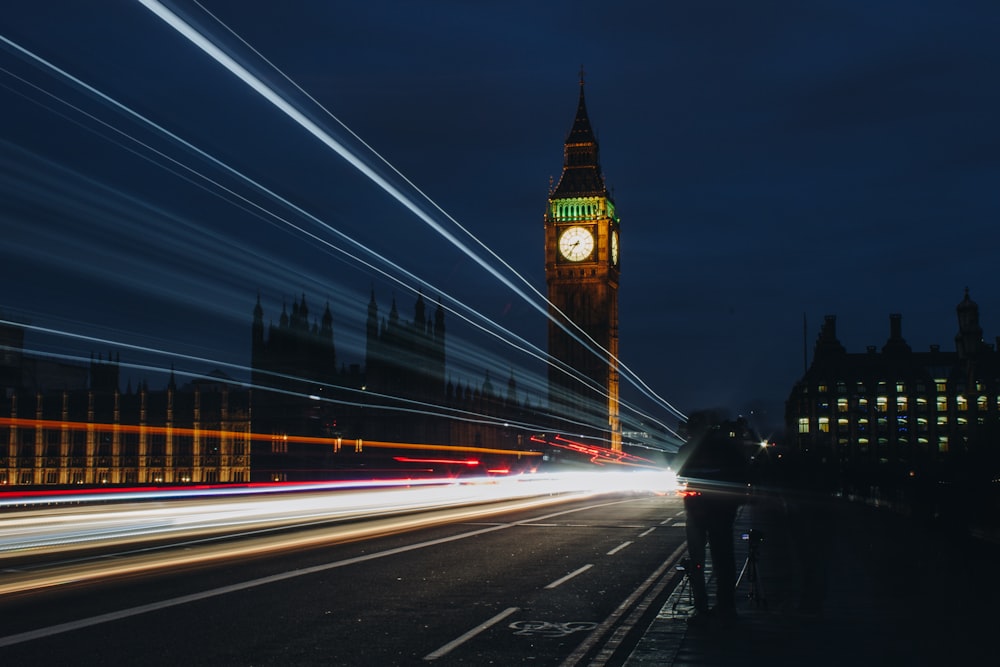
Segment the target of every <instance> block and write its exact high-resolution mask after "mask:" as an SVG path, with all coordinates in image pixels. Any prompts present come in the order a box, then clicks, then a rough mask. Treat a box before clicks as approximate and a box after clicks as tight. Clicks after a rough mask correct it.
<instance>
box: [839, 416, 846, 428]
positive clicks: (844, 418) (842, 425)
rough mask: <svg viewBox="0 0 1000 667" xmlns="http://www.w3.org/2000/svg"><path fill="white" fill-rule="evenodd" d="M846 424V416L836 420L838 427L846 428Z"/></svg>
mask: <svg viewBox="0 0 1000 667" xmlns="http://www.w3.org/2000/svg"><path fill="white" fill-rule="evenodd" d="M847 424H848V421H847V417H841V418H840V419H838V420H837V427H838V428H840V429H846V428H847Z"/></svg>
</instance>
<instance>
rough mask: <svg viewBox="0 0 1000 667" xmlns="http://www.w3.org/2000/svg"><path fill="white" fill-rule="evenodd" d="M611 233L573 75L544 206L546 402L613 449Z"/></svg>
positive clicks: (613, 216) (614, 274)
mask: <svg viewBox="0 0 1000 667" xmlns="http://www.w3.org/2000/svg"><path fill="white" fill-rule="evenodd" d="M618 235H619V219H618V214H617V212H616V211H615V205H614V202H613V201H612V199H611V197H610V196H609V195H608V190H607V187H606V186H605V184H604V176H603V175H602V174H601V164H600V161H599V159H598V147H597V140H596V139H595V138H594V131H593V129H591V127H590V119H589V118H588V117H587V106H586V103H585V101H584V95H583V76H582V73H581V77H580V101H579V104H578V106H577V109H576V119H575V120H574V121H573V128H572V129H571V130H570V132H569V135H568V136H567V137H566V144H565V147H564V149H563V170H562V175H561V176H560V177H559V182H558V183H557V184H556V186H555V187H554V188H552V189H551V191H550V192H549V201H548V208H547V210H546V212H545V281H546V283H547V284H548V298H549V303H550V304H551V305H550V306H549V311H550V315H551V318H550V321H549V355H551V356H552V357H553V358H554V359H555V361H554V362H553V364H552V365H550V366H549V407H550V409H552V410H553V411H554V412H555V413H556V414H558V415H560V416H563V417H568V418H569V419H571V420H573V421H575V422H582V424H574V425H572V426H566V427H564V428H565V429H566V430H567V431H568V432H579V433H583V434H585V435H589V436H594V437H598V438H600V439H602V440H603V441H604V442H603V443H600V444H606V443H610V447H611V448H612V449H614V450H616V451H620V450H621V423H620V419H619V408H618V276H619V264H618V262H619V238H618ZM567 320H568V321H569V322H567ZM560 325H563V326H560ZM574 325H575V326H574ZM571 429H577V430H576V431H572V430H571Z"/></svg>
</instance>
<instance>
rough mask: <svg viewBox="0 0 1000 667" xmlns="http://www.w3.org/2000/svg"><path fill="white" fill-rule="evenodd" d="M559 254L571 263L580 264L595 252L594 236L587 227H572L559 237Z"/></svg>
mask: <svg viewBox="0 0 1000 667" xmlns="http://www.w3.org/2000/svg"><path fill="white" fill-rule="evenodd" d="M559 252H560V253H562V256H563V257H565V258H566V259H568V260H569V261H571V262H580V261H582V260H585V259H587V258H588V257H590V253H592V252H594V235H593V234H591V233H590V230H589V229H587V228H586V227H570V228H569V229H567V230H566V231H565V232H563V233H562V236H560V237H559Z"/></svg>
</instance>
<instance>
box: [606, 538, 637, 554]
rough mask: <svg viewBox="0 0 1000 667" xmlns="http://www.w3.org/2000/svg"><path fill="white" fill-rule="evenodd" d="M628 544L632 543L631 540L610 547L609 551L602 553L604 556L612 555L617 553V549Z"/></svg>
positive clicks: (619, 549)
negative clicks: (612, 547)
mask: <svg viewBox="0 0 1000 667" xmlns="http://www.w3.org/2000/svg"><path fill="white" fill-rule="evenodd" d="M630 544H632V540H629V541H628V542H622V543H621V544H619V545H618V546H617V547H615V548H614V549H612V550H611V551H609V552H608V553H606V554H604V555H605V556H614V555H615V554H616V553H618V552H619V551H621V550H622V549H624V548H625V547H627V546H628V545H630Z"/></svg>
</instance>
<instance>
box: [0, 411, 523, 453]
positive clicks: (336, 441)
mask: <svg viewBox="0 0 1000 667" xmlns="http://www.w3.org/2000/svg"><path fill="white" fill-rule="evenodd" d="M0 426H14V427H18V428H30V429H48V430H57V431H58V430H65V431H82V432H94V433H135V434H147V435H172V436H176V437H180V438H183V437H195V436H198V437H202V438H220V439H222V438H225V439H240V440H246V441H251V440H257V441H262V442H272V441H273V440H275V439H276V437H277V438H278V439H280V440H283V441H285V442H295V443H300V444H305V445H322V446H337V447H340V446H342V445H347V446H353V445H355V444H357V447H358V448H359V449H361V448H363V447H371V448H376V449H418V450H426V451H441V452H468V453H474V454H505V455H508V456H518V457H520V456H524V457H527V458H531V457H534V456H541V452H533V451H524V450H520V449H497V448H492V447H472V446H465V445H435V444H421V443H413V442H387V441H383V440H364V439H362V438H358V439H356V440H354V439H348V438H326V437H317V436H304V435H287V434H286V435H281V436H275V435H274V434H271V433H252V432H250V431H225V430H217V429H205V428H186V427H183V426H150V425H136V424H101V423H96V422H75V421H62V420H54V419H27V418H22V417H0Z"/></svg>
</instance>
